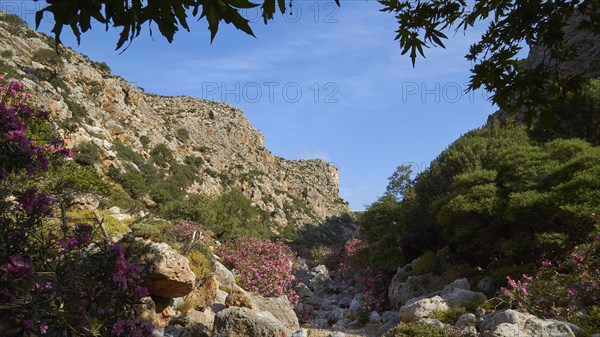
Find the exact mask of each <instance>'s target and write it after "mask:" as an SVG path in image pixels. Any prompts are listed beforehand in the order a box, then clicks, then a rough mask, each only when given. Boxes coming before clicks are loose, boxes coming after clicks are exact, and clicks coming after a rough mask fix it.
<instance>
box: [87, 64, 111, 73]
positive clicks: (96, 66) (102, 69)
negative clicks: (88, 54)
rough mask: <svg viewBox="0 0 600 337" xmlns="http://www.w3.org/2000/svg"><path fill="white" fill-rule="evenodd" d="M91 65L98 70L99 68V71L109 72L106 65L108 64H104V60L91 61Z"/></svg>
mask: <svg viewBox="0 0 600 337" xmlns="http://www.w3.org/2000/svg"><path fill="white" fill-rule="evenodd" d="M92 66H93V67H94V68H96V69H98V70H100V71H101V72H104V73H108V74H110V71H111V70H110V67H109V66H108V64H106V62H94V61H92Z"/></svg>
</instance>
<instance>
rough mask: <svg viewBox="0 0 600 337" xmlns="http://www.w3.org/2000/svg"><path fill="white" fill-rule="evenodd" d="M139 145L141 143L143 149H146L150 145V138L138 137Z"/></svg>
mask: <svg viewBox="0 0 600 337" xmlns="http://www.w3.org/2000/svg"><path fill="white" fill-rule="evenodd" d="M140 143H142V145H143V146H144V147H147V146H148V144H150V138H149V137H148V136H146V135H141V136H140Z"/></svg>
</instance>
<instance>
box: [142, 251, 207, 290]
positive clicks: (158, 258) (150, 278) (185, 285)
mask: <svg viewBox="0 0 600 337" xmlns="http://www.w3.org/2000/svg"><path fill="white" fill-rule="evenodd" d="M143 242H144V244H145V250H144V254H143V255H141V256H137V257H136V259H135V261H133V262H134V263H136V264H138V265H139V266H140V267H141V268H140V269H141V270H142V278H143V279H144V285H145V286H146V288H148V291H149V292H150V294H151V295H153V296H160V297H165V298H170V297H181V296H185V295H187V294H189V293H190V292H191V291H192V290H193V289H194V286H195V283H196V275H194V272H192V270H191V269H190V266H189V262H188V259H187V258H185V257H184V256H182V255H180V254H178V253H177V252H176V251H175V250H174V249H173V248H171V246H169V245H168V244H166V243H154V242H152V241H150V240H144V241H143Z"/></svg>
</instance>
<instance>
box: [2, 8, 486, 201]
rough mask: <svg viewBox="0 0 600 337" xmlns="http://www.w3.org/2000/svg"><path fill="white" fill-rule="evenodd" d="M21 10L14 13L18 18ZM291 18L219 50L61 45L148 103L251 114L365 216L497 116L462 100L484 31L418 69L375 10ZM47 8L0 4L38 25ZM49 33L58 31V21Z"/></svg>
mask: <svg viewBox="0 0 600 337" xmlns="http://www.w3.org/2000/svg"><path fill="white" fill-rule="evenodd" d="M11 6H12V7H11ZM294 6H295V9H294V10H293V11H292V13H293V15H291V16H290V15H289V14H288V15H287V16H286V17H284V16H281V15H278V16H276V17H275V20H274V22H272V23H270V24H269V25H267V26H265V25H264V24H263V22H262V19H258V15H257V14H258V12H257V11H254V10H249V11H248V12H247V13H246V15H247V17H249V18H256V19H254V20H252V21H253V22H254V23H253V24H252V27H253V29H254V32H255V34H256V36H257V38H254V37H251V36H247V35H246V34H244V33H242V32H241V31H237V30H235V28H233V27H229V26H226V25H221V27H220V29H219V32H218V34H217V37H216V39H215V41H214V42H213V43H212V45H211V44H210V37H209V36H210V35H209V32H208V29H207V25H206V23H205V22H202V21H201V22H194V23H193V26H192V32H191V33H188V32H186V31H181V32H179V33H178V34H177V35H176V36H175V41H174V42H173V43H172V44H169V43H168V42H166V40H165V39H164V38H162V36H160V35H159V34H158V29H156V27H154V32H155V36H154V39H152V38H150V36H149V34H148V30H145V31H143V32H142V35H140V37H139V38H138V39H136V40H134V42H133V44H132V45H131V46H130V47H129V49H128V50H127V51H125V52H124V53H122V54H119V52H117V51H115V50H114V47H115V45H116V40H117V34H116V32H115V31H109V32H108V33H106V32H104V29H103V26H101V25H96V26H95V27H94V29H93V31H92V32H89V33H86V34H84V35H83V38H82V43H81V45H80V46H77V45H76V43H75V41H74V39H73V38H72V36H71V35H70V32H69V31H67V30H65V32H64V37H63V41H64V42H65V43H66V44H67V45H70V46H72V47H73V48H74V49H75V50H77V51H80V52H83V53H84V54H87V55H88V56H89V57H90V58H91V59H93V60H95V61H105V62H107V63H108V65H109V66H110V67H111V69H112V71H113V73H115V74H117V75H120V76H122V77H124V78H125V79H127V80H128V81H130V82H133V83H135V84H136V85H137V86H139V87H142V88H144V89H145V90H146V91H147V92H153V93H157V94H162V95H189V96H193V97H198V98H206V99H212V100H215V101H225V102H228V103H230V104H232V105H234V106H236V107H239V108H241V109H243V110H244V112H245V114H246V116H247V117H248V119H249V120H250V122H251V123H252V124H253V125H254V127H256V128H257V129H259V130H260V131H261V132H262V133H263V134H264V135H265V137H266V147H267V148H268V149H269V150H271V151H272V152H273V153H274V154H275V155H278V156H281V157H284V158H288V159H299V158H317V157H318V158H323V159H325V160H327V161H329V162H332V163H334V164H335V165H337V166H338V168H339V170H340V194H341V196H342V197H343V198H344V199H345V200H346V201H348V202H349V203H350V206H351V207H352V209H353V210H362V209H363V208H364V206H365V205H366V204H369V203H371V202H373V201H375V200H376V198H377V197H378V196H381V195H382V194H383V192H384V191H385V187H386V185H387V177H389V176H390V175H391V174H392V173H393V171H394V169H395V168H396V166H398V165H399V164H410V165H413V167H414V170H415V171H420V170H422V169H424V168H425V167H426V166H427V165H428V164H429V162H430V161H431V160H433V159H434V158H435V157H436V156H437V155H438V154H439V153H440V152H441V151H442V150H444V149H445V148H446V147H447V146H448V145H449V144H450V143H451V142H452V141H453V140H455V139H456V138H458V137H459V136H460V135H461V134H463V133H465V132H467V131H468V130H471V129H473V128H476V127H479V126H481V125H482V124H484V123H485V121H486V119H487V117H488V115H489V114H491V113H492V112H494V111H495V107H493V106H492V105H491V103H490V102H489V101H487V94H486V93H484V92H481V91H480V92H472V93H469V94H464V93H463V91H464V90H465V89H466V86H467V84H466V83H467V82H468V80H469V75H470V73H469V68H470V66H471V64H470V63H469V62H468V61H466V60H465V59H464V55H465V54H466V53H467V51H468V47H469V45H470V44H471V43H473V42H474V41H476V39H478V38H479V37H480V36H481V33H482V32H481V31H478V30H473V31H471V32H467V34H466V35H465V34H463V32H462V31H461V32H459V33H457V34H455V35H454V36H451V39H450V40H449V41H448V43H447V48H446V49H441V48H436V49H428V50H426V56H427V59H419V60H418V61H417V66H416V68H414V69H413V68H412V66H411V64H410V60H409V59H408V57H406V56H402V55H400V49H399V47H398V44H397V43H396V42H395V41H394V40H393V38H394V36H395V30H396V29H397V27H396V25H395V20H394V18H393V17H392V16H391V15H389V14H387V13H381V12H379V8H380V5H379V4H378V3H377V2H375V1H372V0H367V1H355V0H354V1H353V0H346V1H344V0H342V5H341V7H340V8H338V7H337V6H335V5H334V2H333V0H331V1H329V0H320V1H317V0H300V1H299V0H295V1H294ZM40 7H41V4H39V3H34V2H32V1H17V2H8V1H6V2H5V1H2V8H0V9H3V10H6V11H8V12H12V13H15V14H20V15H22V16H24V17H25V18H26V19H27V20H28V21H29V22H31V21H32V20H33V17H34V12H35V10H36V9H38V8H40ZM46 21H47V22H46V23H45V24H44V25H43V27H42V28H41V30H42V31H45V32H48V31H49V30H50V26H49V22H50V21H51V18H48V19H47V20H46Z"/></svg>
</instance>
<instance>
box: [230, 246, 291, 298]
mask: <svg viewBox="0 0 600 337" xmlns="http://www.w3.org/2000/svg"><path fill="white" fill-rule="evenodd" d="M218 253H219V254H220V255H221V256H222V258H223V264H224V265H225V266H227V267H229V268H231V269H232V270H234V271H235V272H236V273H238V275H239V277H240V282H241V283H242V286H243V288H244V289H246V290H250V291H257V292H259V293H260V294H261V295H263V296H267V297H277V296H281V295H287V297H288V299H289V300H290V302H292V303H296V302H297V301H298V295H297V294H296V292H295V291H294V285H295V283H294V277H293V275H292V271H293V267H294V265H295V264H297V262H298V261H297V257H296V254H295V253H294V252H293V251H292V250H291V249H290V248H289V247H288V246H286V245H284V244H283V243H281V242H272V241H260V240H258V239H255V238H249V237H241V238H237V239H232V240H229V241H227V242H225V244H224V245H223V246H221V247H220V248H219V250H218Z"/></svg>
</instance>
